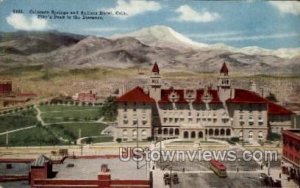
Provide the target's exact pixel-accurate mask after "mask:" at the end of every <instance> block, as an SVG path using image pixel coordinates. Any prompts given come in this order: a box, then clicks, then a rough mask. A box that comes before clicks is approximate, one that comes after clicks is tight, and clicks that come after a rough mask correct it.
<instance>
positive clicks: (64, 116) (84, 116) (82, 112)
mask: <svg viewBox="0 0 300 188" xmlns="http://www.w3.org/2000/svg"><path fill="white" fill-rule="evenodd" d="M39 108H40V110H41V112H42V114H41V117H42V119H43V120H44V121H45V123H57V122H67V121H95V120H98V119H99V118H100V117H101V112H100V108H99V107H91V106H62V105H54V106H50V105H43V106H39Z"/></svg>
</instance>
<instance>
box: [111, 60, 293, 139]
mask: <svg viewBox="0 0 300 188" xmlns="http://www.w3.org/2000/svg"><path fill="white" fill-rule="evenodd" d="M162 86H163V84H162V79H161V76H160V69H159V67H158V65H157V64H156V63H155V64H154V65H153V68H152V74H151V76H150V77H149V82H148V85H147V86H145V87H143V88H142V87H136V88H134V89H132V90H130V91H128V92H127V93H125V94H123V95H122V96H120V97H118V98H117V103H118V117H117V121H118V125H117V127H116V129H115V135H114V136H115V139H116V138H121V139H122V140H123V141H132V140H136V139H139V140H146V139H147V138H149V137H153V138H155V139H169V138H183V139H196V138H200V139H204V138H231V137H239V138H240V139H243V140H246V141H259V140H261V141H264V140H266V138H267V135H268V133H269V132H270V131H272V132H276V133H281V131H282V130H284V129H288V128H291V126H292V121H291V116H292V115H293V112H292V111H290V110H287V109H285V108H284V107H282V106H280V105H278V104H275V103H273V102H271V101H269V100H267V99H265V98H264V97H262V96H260V95H259V94H258V93H257V92H256V91H255V90H256V85H255V84H254V83H252V84H251V85H250V86H251V91H248V90H244V89H236V88H232V86H231V80H230V77H229V70H228V67H227V65H226V64H225V63H224V64H223V65H222V68H221V70H220V73H219V76H218V79H217V81H216V86H215V88H213V87H211V86H206V87H204V88H196V87H194V88H190V89H181V88H175V87H170V88H163V87H162Z"/></svg>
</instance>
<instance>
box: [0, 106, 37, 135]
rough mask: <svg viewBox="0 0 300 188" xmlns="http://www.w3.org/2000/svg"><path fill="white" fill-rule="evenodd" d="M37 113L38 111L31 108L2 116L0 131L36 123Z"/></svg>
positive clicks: (0, 117)
mask: <svg viewBox="0 0 300 188" xmlns="http://www.w3.org/2000/svg"><path fill="white" fill-rule="evenodd" d="M35 115H36V111H35V110H34V109H31V110H23V111H20V112H16V113H10V114H7V115H3V116H0V132H5V131H9V130H14V129H18V128H22V127H28V126H32V125H35V124H36V123H37V119H36V117H35Z"/></svg>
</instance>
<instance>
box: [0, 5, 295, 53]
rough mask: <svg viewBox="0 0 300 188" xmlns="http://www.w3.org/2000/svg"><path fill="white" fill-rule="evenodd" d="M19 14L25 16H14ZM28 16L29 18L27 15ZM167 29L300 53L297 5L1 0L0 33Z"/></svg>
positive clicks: (209, 40)
mask: <svg viewBox="0 0 300 188" xmlns="http://www.w3.org/2000/svg"><path fill="white" fill-rule="evenodd" d="M18 9H22V11H23V14H15V13H13V10H18ZM52 10H54V11H68V12H71V11H73V12H75V11H77V10H78V11H79V13H80V11H91V12H97V11H98V12H99V11H107V12H112V13H115V12H116V11H122V12H125V13H126V15H125V16H124V15H121V16H118V15H110V16H104V17H103V20H82V19H81V20H74V19H70V20H68V19H63V20H59V19H41V18H37V16H36V14H32V12H34V11H50V12H51V11H52ZM30 11H31V14H30ZM152 25H166V26H169V27H172V28H173V29H174V30H176V31H177V32H180V33H182V34H184V35H185V36H187V37H189V38H191V39H193V40H195V41H198V42H202V43H209V44H213V43H225V44H227V45H231V46H234V47H246V46H259V47H263V48H269V49H278V48H296V47H300V2H292V1H290V2H283V1H255V0H247V1H243V2H240V1H191V0H190V1H187V0H185V1H183V0H181V1H180V0H162V1H155V0H148V1H143V0H101V1H100V0H98V1H96V0H72V1H70V0H51V1H48V0H0V30H1V31H16V30H58V31H63V32H72V33H79V34H85V35H97V36H110V35H114V34H120V33H126V32H132V31H135V30H138V29H140V28H143V27H149V26H152Z"/></svg>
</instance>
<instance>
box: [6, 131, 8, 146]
mask: <svg viewBox="0 0 300 188" xmlns="http://www.w3.org/2000/svg"><path fill="white" fill-rule="evenodd" d="M6 148H8V132H7V131H6Z"/></svg>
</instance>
